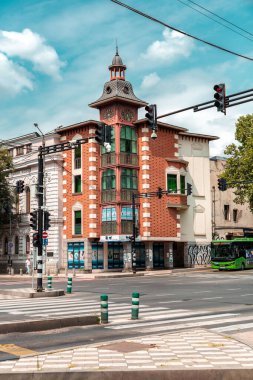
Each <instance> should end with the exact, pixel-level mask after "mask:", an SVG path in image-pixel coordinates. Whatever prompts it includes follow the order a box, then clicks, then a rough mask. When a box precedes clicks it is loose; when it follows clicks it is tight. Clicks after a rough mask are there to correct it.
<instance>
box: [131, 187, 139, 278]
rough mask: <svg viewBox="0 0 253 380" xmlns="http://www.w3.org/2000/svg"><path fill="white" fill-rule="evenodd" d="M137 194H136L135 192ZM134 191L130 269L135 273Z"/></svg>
mask: <svg viewBox="0 0 253 380" xmlns="http://www.w3.org/2000/svg"><path fill="white" fill-rule="evenodd" d="M137 195H138V194H137ZM135 196H136V194H135V193H132V233H133V237H132V240H131V252H132V271H133V273H136V252H135V239H136V229H135V223H136V218H135Z"/></svg>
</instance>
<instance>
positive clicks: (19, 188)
mask: <svg viewBox="0 0 253 380" xmlns="http://www.w3.org/2000/svg"><path fill="white" fill-rule="evenodd" d="M24 189H25V183H24V181H22V180H19V181H17V182H16V192H17V194H21V193H23V192H24Z"/></svg>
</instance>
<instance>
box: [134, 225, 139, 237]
mask: <svg viewBox="0 0 253 380" xmlns="http://www.w3.org/2000/svg"><path fill="white" fill-rule="evenodd" d="M134 235H135V237H136V238H137V237H138V236H139V235H140V229H139V226H135V227H134Z"/></svg>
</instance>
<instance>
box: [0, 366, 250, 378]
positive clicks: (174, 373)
mask: <svg viewBox="0 0 253 380" xmlns="http://www.w3.org/2000/svg"><path fill="white" fill-rule="evenodd" d="M7 373H8V380H12V379H13V380H23V379H24V378H25V379H26V380H44V379H45V380H55V378H56V376H57V380H81V379H86V380H119V379H120V380H132V379H135V380H153V379H156V380H206V379H207V378H208V380H252V377H253V369H205V370H202V369H189V370H182V369H178V370H176V369H174V370H173V369H172V370H144V369H142V370H136V371H134V370H130V371H124V370H122V371H120V370H116V371H113V370H108V371H82V372H81V371H76V370H75V368H73V369H72V370H71V369H69V370H68V371H65V372H63V371H59V370H56V371H53V370H52V371H50V372H49V371H46V372H44V371H40V372H25V373H11V372H7V371H6V372H1V373H0V379H2V380H6V374H7ZM56 374H57V375H56Z"/></svg>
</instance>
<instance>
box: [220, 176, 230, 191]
mask: <svg viewBox="0 0 253 380" xmlns="http://www.w3.org/2000/svg"><path fill="white" fill-rule="evenodd" d="M227 188H228V185H227V180H226V179H225V178H218V189H219V190H220V191H226V190H227Z"/></svg>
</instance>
